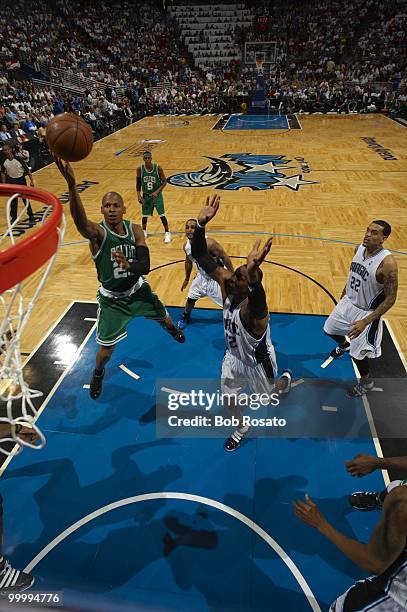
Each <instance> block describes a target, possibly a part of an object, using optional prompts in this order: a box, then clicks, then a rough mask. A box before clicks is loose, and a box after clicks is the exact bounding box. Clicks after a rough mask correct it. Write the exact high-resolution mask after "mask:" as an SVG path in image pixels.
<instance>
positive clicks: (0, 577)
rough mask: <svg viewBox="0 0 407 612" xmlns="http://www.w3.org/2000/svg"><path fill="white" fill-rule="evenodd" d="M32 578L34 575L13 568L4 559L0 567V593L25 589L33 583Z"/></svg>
mask: <svg viewBox="0 0 407 612" xmlns="http://www.w3.org/2000/svg"><path fill="white" fill-rule="evenodd" d="M34 580H35V578H34V576H31V574H26V573H25V572H20V571H19V570H16V569H14V567H12V566H11V565H10V563H9V561H7V560H5V561H4V563H3V566H2V567H1V569H0V594H3V593H12V592H13V591H16V592H18V591H25V590H26V589H29V588H30V587H31V586H32V585H33V584H34Z"/></svg>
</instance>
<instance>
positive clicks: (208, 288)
mask: <svg viewBox="0 0 407 612" xmlns="http://www.w3.org/2000/svg"><path fill="white" fill-rule="evenodd" d="M195 226H196V219H188V220H187V222H186V223H185V235H186V237H187V241H186V243H185V244H184V251H185V279H184V282H183V283H182V286H181V291H184V289H185V288H186V287H187V286H188V283H189V279H190V276H191V272H192V265H193V264H195V266H196V269H197V274H196V276H195V278H194V280H193V281H192V285H191V287H190V288H189V292H188V298H187V302H186V304H185V308H184V312H183V313H182V315H181V318H180V320H179V321H178V323H177V327H179V328H180V329H184V328H185V327H186V326H187V325H188V323H189V322H190V320H191V311H192V309H193V308H194V306H195V304H196V302H197V301H198V300H199V299H200V298H203V297H209V298H210V299H211V300H212V301H213V302H214V303H215V304H217V305H218V306H221V307H223V298H222V292H221V289H220V286H219V283H217V282H216V281H215V280H213V279H212V278H211V277H210V276H209V275H208V274H207V273H206V272H205V270H203V269H202V268H201V267H200V266H199V264H198V262H197V261H196V260H195V259H194V258H193V257H192V255H191V240H192V236H193V235H194V229H195ZM206 243H207V245H208V252H209V254H210V255H211V256H212V257H213V258H214V259H215V260H216V261H217V262H218V265H220V266H222V267H226V269H227V270H230V271H231V272H233V265H232V262H231V260H230V257H229V255H227V254H226V253H225V250H224V248H223V247H222V246H221V245H220V244H219V242H216V240H213V238H207V239H206Z"/></svg>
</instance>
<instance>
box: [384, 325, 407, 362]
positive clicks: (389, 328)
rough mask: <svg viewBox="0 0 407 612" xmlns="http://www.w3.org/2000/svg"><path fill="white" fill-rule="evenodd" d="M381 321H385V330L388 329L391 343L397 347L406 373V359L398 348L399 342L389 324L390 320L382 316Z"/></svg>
mask: <svg viewBox="0 0 407 612" xmlns="http://www.w3.org/2000/svg"><path fill="white" fill-rule="evenodd" d="M383 322H384V323H386V327H387V330H388V332H389V334H390V337H391V339H392V340H393V344H394V346H395V347H396V349H397V352H398V354H399V357H400V359H401V363H402V364H403V366H404V369H405V371H406V374H407V359H406V358H405V356H404V353H403V351H402V350H401V348H400V344H399V342H398V340H397V336H396V334H395V333H394V331H393V328H392V327H391V325H390V321H389V320H388V319H385V318H383Z"/></svg>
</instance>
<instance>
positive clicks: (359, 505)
mask: <svg viewBox="0 0 407 612" xmlns="http://www.w3.org/2000/svg"><path fill="white" fill-rule="evenodd" d="M349 503H350V505H351V506H352V508H355V510H362V511H366V510H380V509H381V507H382V505H383V504H382V500H381V497H380V493H370V492H369V491H356V492H355V493H352V495H349Z"/></svg>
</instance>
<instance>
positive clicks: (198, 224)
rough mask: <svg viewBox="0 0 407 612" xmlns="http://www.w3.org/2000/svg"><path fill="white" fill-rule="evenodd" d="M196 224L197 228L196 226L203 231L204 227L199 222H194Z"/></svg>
mask: <svg viewBox="0 0 407 612" xmlns="http://www.w3.org/2000/svg"><path fill="white" fill-rule="evenodd" d="M196 224H197V226H198V227H200V228H201V229H204V228H205V226H204V225H201V224H200V223H199V221H197V222H196Z"/></svg>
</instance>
